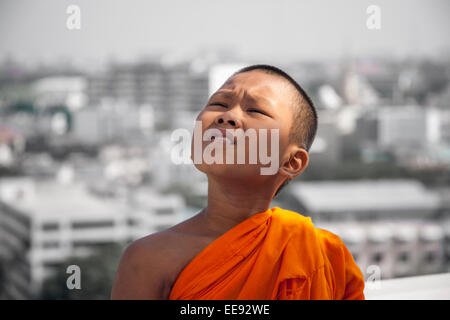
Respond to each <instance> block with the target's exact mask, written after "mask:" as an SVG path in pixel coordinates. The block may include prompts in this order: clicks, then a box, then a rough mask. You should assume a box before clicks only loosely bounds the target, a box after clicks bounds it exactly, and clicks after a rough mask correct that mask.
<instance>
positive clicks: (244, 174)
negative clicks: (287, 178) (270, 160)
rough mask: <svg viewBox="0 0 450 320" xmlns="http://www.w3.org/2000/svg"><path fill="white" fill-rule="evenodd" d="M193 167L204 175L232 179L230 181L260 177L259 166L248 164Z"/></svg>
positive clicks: (215, 164)
mask: <svg viewBox="0 0 450 320" xmlns="http://www.w3.org/2000/svg"><path fill="white" fill-rule="evenodd" d="M195 167H196V168H197V169H198V170H199V171H201V172H203V173H205V174H206V175H208V176H209V175H211V176H216V177H223V178H232V179H237V180H241V179H254V178H255V176H258V175H260V166H258V165H248V164H217V163H213V164H206V163H201V164H195Z"/></svg>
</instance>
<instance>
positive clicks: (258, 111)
mask: <svg viewBox="0 0 450 320" xmlns="http://www.w3.org/2000/svg"><path fill="white" fill-rule="evenodd" d="M247 111H248V112H256V113H261V114H263V115H266V113H265V112H263V111H261V110H258V109H248V110H247Z"/></svg>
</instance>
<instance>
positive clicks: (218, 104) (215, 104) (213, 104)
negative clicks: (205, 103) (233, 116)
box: [210, 102, 227, 108]
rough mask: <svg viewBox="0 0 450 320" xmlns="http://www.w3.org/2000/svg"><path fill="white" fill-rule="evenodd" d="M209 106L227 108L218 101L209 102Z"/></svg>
mask: <svg viewBox="0 0 450 320" xmlns="http://www.w3.org/2000/svg"><path fill="white" fill-rule="evenodd" d="M210 106H220V107H224V108H227V106H226V105H224V104H222V103H218V102H214V103H211V104H210Z"/></svg>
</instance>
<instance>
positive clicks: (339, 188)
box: [0, 0, 450, 299]
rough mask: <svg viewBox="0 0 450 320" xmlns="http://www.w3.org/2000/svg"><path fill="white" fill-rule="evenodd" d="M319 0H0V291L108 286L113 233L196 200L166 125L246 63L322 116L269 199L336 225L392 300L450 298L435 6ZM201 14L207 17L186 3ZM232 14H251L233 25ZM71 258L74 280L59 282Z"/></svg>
mask: <svg viewBox="0 0 450 320" xmlns="http://www.w3.org/2000/svg"><path fill="white" fill-rule="evenodd" d="M143 2H144V1H143ZM213 2H214V1H213ZM282 2H283V1H282ZM320 2H321V3H322V4H323V6H325V7H326V5H328V4H329V6H330V7H329V10H331V11H332V12H333V13H331V15H333V17H330V19H331V20H327V17H328V15H330V13H329V11H327V9H326V8H319V6H318V5H317V4H302V6H303V7H300V5H296V4H294V3H293V2H292V1H287V2H283V4H280V5H279V6H278V2H277V1H275V0H273V1H261V2H257V1H250V2H249V3H247V4H242V8H241V9H242V12H240V13H238V14H237V18H236V20H235V19H234V18H233V19H231V18H228V15H231V14H233V12H235V11H234V10H238V11H239V10H240V9H239V8H240V7H239V2H237V1H232V2H230V4H232V5H233V6H235V8H234V9H233V10H232V9H230V8H228V9H227V8H225V7H226V6H225V3H222V4H221V5H220V6H219V7H218V8H219V10H221V9H223V14H221V13H220V12H216V11H214V9H213V8H214V7H213V6H212V5H211V4H206V2H205V1H200V2H198V3H196V4H191V6H189V5H188V4H187V3H186V4H182V3H181V1H168V3H163V2H162V1H148V4H145V5H144V4H141V3H139V4H138V3H136V2H135V1H131V2H125V1H122V2H120V1H114V2H106V1H99V2H96V4H95V5H94V4H92V3H90V2H89V1H76V0H73V1H59V2H57V1H46V0H44V1H35V3H34V4H31V3H30V2H26V1H5V2H2V4H0V21H1V22H0V39H2V40H0V42H1V43H0V299H109V297H110V293H111V287H112V284H113V281H114V275H115V272H116V270H117V266H118V262H119V260H120V257H121V254H122V253H123V250H124V248H126V247H127V245H129V244H130V243H131V242H133V241H134V240H136V239H139V238H141V237H144V236H146V235H148V234H151V233H154V232H159V231H161V230H165V229H167V228H169V227H171V226H173V225H175V224H177V223H179V222H181V221H183V220H186V219H187V218H189V217H191V216H193V215H194V214H196V213H197V212H199V211H200V210H201V209H202V208H204V207H205V206H206V199H207V178H206V176H205V175H204V174H203V173H202V172H200V171H198V170H197V169H196V168H195V167H194V165H193V164H175V163H173V162H172V161H171V153H172V150H173V147H174V146H175V145H176V144H177V142H176V141H173V140H172V138H171V135H172V132H173V131H174V130H176V129H180V128H185V129H187V130H190V131H191V132H192V130H193V126H194V121H195V119H196V117H197V115H198V113H199V112H200V110H201V109H202V108H203V107H204V106H205V104H206V103H207V100H208V98H209V97H210V95H211V94H212V93H213V92H214V91H215V90H217V89H218V88H219V87H220V86H221V85H222V84H223V82H224V81H225V80H226V79H227V78H228V77H229V76H230V75H231V74H232V73H234V72H235V71H237V70H239V69H240V68H242V67H244V66H248V65H252V64H257V63H266V64H270V65H274V66H277V67H279V68H281V69H282V70H284V71H286V72H287V73H288V74H289V75H291V76H292V77H293V78H294V79H295V80H296V81H297V82H298V83H299V84H300V85H301V86H302V87H303V88H304V90H305V91H306V92H307V93H308V94H309V96H310V97H311V98H312V100H313V102H314V104H315V106H316V108H317V111H318V118H319V126H318V131H317V135H316V138H315V140H314V143H313V145H312V148H311V150H310V152H309V155H310V163H309V165H308V167H307V169H306V170H305V171H304V172H303V173H302V174H301V175H300V176H298V177H297V178H295V179H294V180H293V181H292V182H291V183H290V184H289V185H287V186H286V188H284V189H283V191H282V192H281V193H280V194H279V195H277V196H276V197H275V198H274V200H273V201H272V204H271V207H273V206H278V207H281V208H283V209H288V210H293V211H295V212H298V213H300V214H302V215H304V216H308V217H311V219H312V221H313V223H314V224H315V225H316V226H317V227H320V228H324V229H327V230H329V231H331V232H333V233H335V234H337V235H339V237H341V239H342V240H343V241H344V243H345V244H346V246H347V248H348V249H349V250H350V252H351V253H352V256H353V258H354V259H355V261H356V263H357V264H358V266H359V267H360V268H361V271H362V272H363V274H364V276H365V279H366V280H367V281H368V283H369V282H370V281H371V279H372V278H371V277H373V275H374V274H375V275H378V276H379V278H380V279H381V281H382V283H383V281H386V282H385V283H386V286H385V287H383V288H382V289H381V290H379V291H378V292H377V290H376V289H373V293H372V295H373V297H374V298H377V297H378V298H381V299H383V298H390V297H391V296H392V297H394V298H395V292H396V291H395V290H397V289H398V287H396V284H395V283H398V285H399V286H403V287H402V288H407V289H403V290H406V291H408V294H410V298H412V299H414V298H424V297H425V298H427V296H426V295H425V296H421V295H420V294H421V288H423V292H425V291H426V292H428V293H429V292H431V296H430V297H434V296H433V294H435V296H436V297H439V298H445V299H450V40H449V38H448V36H447V37H445V34H447V33H448V30H449V27H450V22H449V21H450V19H449V14H450V10H449V9H450V5H449V4H448V2H446V1H430V2H426V1H423V2H422V1H411V2H408V1H398V3H396V4H392V3H391V2H389V1H378V3H376V4H378V6H379V8H380V10H381V28H380V30H370V28H369V25H367V24H366V20H367V18H368V17H369V16H370V15H369V14H368V13H367V12H366V8H367V7H368V6H369V5H371V4H372V3H371V2H367V1H360V2H355V1H349V3H351V4H352V5H350V4H349V7H348V8H347V7H345V6H339V5H337V4H333V3H332V1H327V2H325V1H320ZM37 3H40V4H39V5H38V4H37ZM169 3H170V4H169ZM325 3H326V5H325ZM70 5H76V6H77V7H78V8H79V10H80V14H81V28H80V30H70V28H69V24H66V20H67V19H68V18H70V13H68V11H66V9H67V7H69V6H70ZM27 6H30V7H29V9H27ZM290 6H292V7H293V8H294V7H295V10H297V12H298V13H299V12H300V11H301V10H300V9H302V10H304V11H306V12H307V11H308V10H310V12H311V15H312V16H315V17H316V18H317V20H318V21H315V20H314V19H312V18H308V17H305V15H308V14H306V13H305V12H304V11H301V12H302V14H300V13H299V15H298V16H296V15H295V14H294V13H291V12H290ZM408 6H410V7H409V8H410V9H411V11H412V12H413V13H405V11H408V10H405V7H408ZM130 7H133V9H132V10H131V9H130ZM175 7H176V8H178V9H177V10H174V9H173V8H175ZM158 8H159V9H158ZM277 8H279V11H278V9H277ZM46 10H48V11H46ZM152 10H153V11H154V12H150V11H152ZM172 10H174V11H173V14H174V15H173V16H171V18H168V20H167V22H166V21H165V20H164V19H163V17H162V16H161V17H157V16H158V15H163V14H167V15H170V13H171V12H172ZM202 10H203V11H202ZM293 10H294V9H293ZM295 10H294V11H295ZM319 10H325V13H323V15H322V16H321V15H320V14H319V12H320V11H319ZM46 12H48V16H49V17H50V16H51V18H49V19H47V18H46V17H47V16H46ZM183 12H185V13H183ZM213 12H215V15H213ZM326 12H328V13H326ZM146 13H148V15H146ZM419 13H421V14H423V19H424V20H423V21H424V24H425V25H426V26H424V27H423V28H422V26H417V25H415V24H414V17H415V14H419ZM203 14H204V15H205V16H207V17H208V18H205V20H204V21H206V22H207V23H206V25H203V24H200V23H199V22H191V20H189V19H188V18H186V17H185V16H186V15H188V16H189V15H191V16H192V19H194V20H196V19H202V15H203ZM340 14H341V16H342V17H343V18H344V19H343V20H347V21H346V22H343V21H341V20H340V19H339V18H338V17H335V16H339V15H340ZM394 14H395V15H397V16H396V18H394V17H393V16H394ZM94 15H98V16H99V18H98V20H96V19H95V18H94ZM121 15H123V20H121V17H122V16H121ZM254 15H256V16H258V17H255V18H254V19H253V20H252V17H253V16H254ZM358 15H359V16H358ZM106 16H109V19H106V18H105V17H106ZM246 16H250V17H249V20H248V21H247V22H246V23H252V21H253V22H254V23H255V24H261V25H262V26H261V27H260V28H257V27H255V28H251V29H246V30H245V31H242V34H239V33H241V31H240V30H241V28H245V26H246V23H244V22H242V21H240V19H243V17H246ZM324 16H325V17H324ZM352 16H357V17H358V18H355V19H354V21H350V22H349V19H350V18H349V17H352ZM295 17H297V18H296V19H305V20H306V22H305V23H302V22H295V21H293V22H292V25H291V22H290V21H291V20H293V19H294V20H295ZM147 19H148V21H147ZM138 20H139V21H141V20H142V21H145V22H136V21H138ZM237 20H239V21H237ZM392 20H396V22H395V23H393V22H392ZM263 21H267V23H268V24H269V26H266V25H264V23H263ZM176 22H179V24H177V25H176V26H174V25H173V24H174V23H176ZM341 23H342V25H341ZM358 23H360V24H361V25H360V26H359V27H358V28H359V29H360V30H359V29H358V28H356V29H358V30H357V31H353V29H354V28H355V25H357V24H358ZM116 24H120V25H121V27H120V28H119V27H118V26H117V25H116ZM137 24H139V25H137ZM219 24H227V26H223V25H221V26H218V25H219ZM402 24H403V25H402ZM274 25H276V27H275V26H274ZM308 25H309V26H310V28H309V30H308V31H307V32H305V30H300V29H301V28H305V27H307V26H308ZM410 25H415V26H416V27H415V28H410V30H408V28H409V26H410ZM56 26H59V27H56ZM272 27H273V30H272ZM334 27H336V28H337V29H338V31H336V32H337V33H339V34H340V35H342V37H341V38H340V39H338V40H336V39H334V37H335V33H334V31H331V29H333V28H334ZM54 28H56V29H57V28H60V29H61V30H56V31H55V33H54V35H53V34H52V32H53V31H51V30H53V29H54ZM249 28H250V27H249ZM94 29H95V30H94ZM100 29H101V30H100ZM147 29H151V31H148V32H149V35H148V36H146V31H145V30H147ZM204 29H208V30H204ZM227 29H229V30H228V31H226V30H227ZM315 29H317V30H316V31H315ZM324 29H325V30H324ZM201 30H202V32H204V33H201V32H200V31H201ZM435 30H441V31H440V33H438V34H437V35H435V36H429V37H428V34H429V33H433V32H434V31H435ZM90 32H92V34H93V35H92V36H91V35H90ZM227 32H230V33H232V34H228V33H227ZM353 32H354V34H353ZM377 32H378V33H379V34H377V35H374V34H375V33H377ZM436 32H438V31H436ZM77 33H78V34H77ZM183 33H184V34H183ZM237 33H238V35H236V34H237ZM306 33H308V35H307V36H306V35H305V34H306ZM311 34H312V35H311ZM64 37H66V38H64ZM94 37H96V38H95V39H93V38H94ZM382 37H386V38H387V39H388V40H386V41H384V40H383V41H382V40H380V39H381V38H382ZM184 38H186V40H185V39H184ZM247 38H248V43H247V42H246V41H247V40H246V39H247ZM278 38H282V39H278ZM367 38H368V40H367ZM3 39H4V40H3ZM64 39H65V40H64ZM144 39H146V40H144ZM167 39H172V41H169V40H167ZM198 39H205V40H201V41H200V40H198ZM208 39H209V40H208ZM221 39H222V40H223V42H222V41H221ZM283 39H284V40H283ZM364 39H366V40H364ZM402 39H405V40H404V41H402ZM96 41H98V42H99V44H97V43H96ZM144 41H147V42H149V44H147V45H144V44H142V42H144ZM121 42H123V46H121V45H120V43H121ZM131 42H133V43H134V42H135V43H139V45H134V46H132V45H130V43H131ZM189 42H191V43H192V45H189ZM285 42H286V43H289V45H287V44H285ZM177 43H178V44H179V46H178V45H177ZM316 43H317V46H318V48H317V49H311V48H312V47H314V46H315V45H316ZM319 43H321V44H319ZM336 43H337V44H336ZM395 43H399V45H398V47H397V46H396V45H395ZM46 47H47V49H46ZM266 47H267V48H269V47H273V48H271V49H267V52H265V49H264V48H266ZM274 47H276V49H275V48H274ZM378 47H379V50H377V48H378ZM424 47H426V48H425V49H424ZM126 48H129V50H127V49H126ZM283 48H285V49H283ZM415 48H417V49H415ZM71 265H76V266H79V267H80V269H81V273H82V281H81V290H70V289H68V286H67V285H66V281H67V278H68V276H69V273H68V272H67V268H68V266H71ZM374 268H375V269H374ZM374 270H375V271H374ZM428 276H431V278H426V277H428ZM433 277H439V278H433ZM380 279H378V280H380ZM427 279H430V280H428V281H427ZM394 281H398V282H394ZM401 281H404V284H403V283H401ZM414 281H416V282H414ZM430 286H431V287H430ZM369 287H370V285H369ZM369 289H370V288H369ZM398 290H401V289H398ZM415 290H416V291H417V295H414V294H413V293H414V292H415ZM433 290H434V291H433ZM423 292H422V293H423ZM368 296H370V294H368ZM404 296H405V295H404Z"/></svg>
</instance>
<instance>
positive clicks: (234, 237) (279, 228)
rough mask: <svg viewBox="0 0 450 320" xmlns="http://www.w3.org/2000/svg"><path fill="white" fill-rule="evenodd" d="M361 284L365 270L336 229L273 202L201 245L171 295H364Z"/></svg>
mask: <svg viewBox="0 0 450 320" xmlns="http://www.w3.org/2000/svg"><path fill="white" fill-rule="evenodd" d="M363 290H364V277H363V274H362V272H361V270H360V269H359V268H358V266H357V265H356V263H355V261H354V260H353V257H352V255H351V254H350V252H349V251H348V249H347V248H346V247H345V245H344V243H343V242H342V240H341V239H340V238H339V237H338V236H337V235H335V234H333V233H331V232H329V231H326V230H322V229H318V228H316V227H315V226H314V225H313V223H312V221H311V219H310V218H308V217H304V216H302V215H300V214H298V213H296V212H293V211H289V210H284V209H281V208H279V207H273V208H271V209H268V210H267V211H264V212H259V213H256V214H254V215H252V216H251V217H249V218H248V219H246V220H244V221H243V222H241V223H240V224H238V225H236V226H235V227H233V228H232V229H230V230H228V231H227V232H226V233H224V234H223V235H221V236H220V237H219V238H217V239H216V240H214V241H213V242H212V243H210V244H209V245H208V246H207V247H206V248H204V249H203V250H202V251H201V252H200V253H199V254H198V255H197V256H195V257H194V258H193V259H192V260H191V261H190V262H189V263H188V264H187V265H186V266H185V267H184V269H183V270H182V271H181V272H180V274H179V275H178V277H177V279H176V280H175V283H174V284H173V287H172V290H171V292H170V295H169V299H170V300H208V299H209V300H289V299H294V300H299V299H302V300H303V299H321V300H325V299H326V300H328V299H364V294H363Z"/></svg>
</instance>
